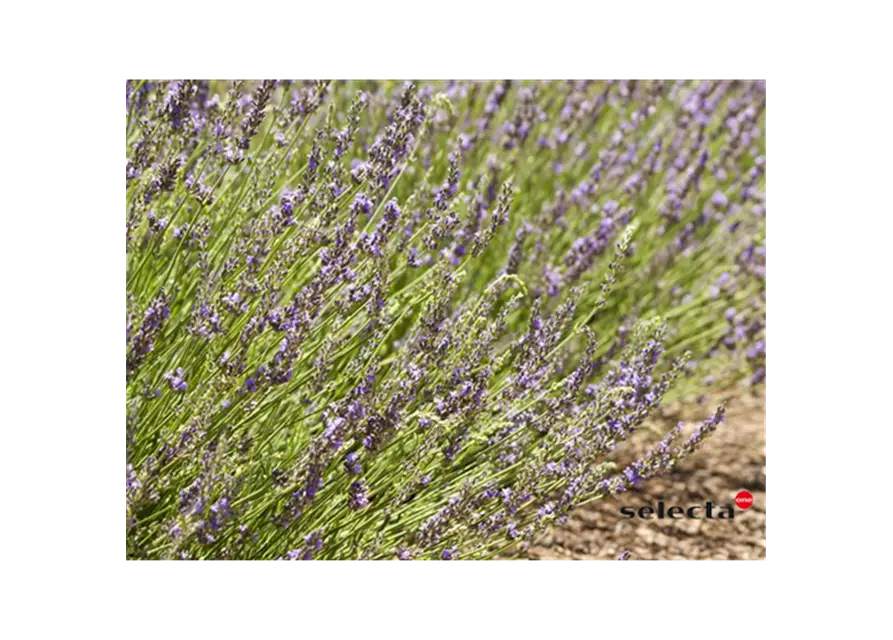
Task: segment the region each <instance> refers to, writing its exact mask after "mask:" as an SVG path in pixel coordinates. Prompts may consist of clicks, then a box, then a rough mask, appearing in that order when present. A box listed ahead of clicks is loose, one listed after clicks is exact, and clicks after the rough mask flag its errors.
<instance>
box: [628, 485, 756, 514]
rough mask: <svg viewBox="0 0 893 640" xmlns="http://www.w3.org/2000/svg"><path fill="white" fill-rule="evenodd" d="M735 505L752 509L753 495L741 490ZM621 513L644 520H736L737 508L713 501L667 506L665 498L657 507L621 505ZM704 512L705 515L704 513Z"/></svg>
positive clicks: (736, 497)
mask: <svg viewBox="0 0 893 640" xmlns="http://www.w3.org/2000/svg"><path fill="white" fill-rule="evenodd" d="M735 505H736V506H737V507H738V508H739V509H741V510H746V509H750V508H751V507H752V506H753V495H752V494H751V493H750V491H739V492H738V495H736V496H735ZM620 513H621V515H622V516H623V517H624V518H635V517H638V518H640V519H642V520H651V519H652V517H656V518H657V519H663V518H670V519H671V520H678V519H679V518H691V519H693V520H700V519H701V518H702V517H703V518H705V519H707V520H715V519H718V520H734V519H735V508H734V507H732V505H730V504H728V505H715V504H713V503H712V502H709V501H708V502H706V503H705V504H703V505H699V504H698V505H692V506H689V507H679V506H672V507H666V506H665V505H664V503H663V500H661V501H660V502H658V503H657V508H656V509H655V508H654V507H650V506H645V507H639V509H638V510H636V508H635V507H620ZM702 514H703V515H702Z"/></svg>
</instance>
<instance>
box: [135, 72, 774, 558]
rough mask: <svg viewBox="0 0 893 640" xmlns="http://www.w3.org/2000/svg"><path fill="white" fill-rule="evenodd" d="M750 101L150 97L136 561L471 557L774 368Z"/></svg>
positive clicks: (755, 112) (750, 85) (138, 352)
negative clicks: (768, 354) (639, 444)
mask: <svg viewBox="0 0 893 640" xmlns="http://www.w3.org/2000/svg"><path fill="white" fill-rule="evenodd" d="M765 100H766V97H765V86H764V84H762V83H759V82H641V81H639V82H634V81H631V82H431V83H417V84H413V83H402V82H321V81H261V82H233V83H223V82H217V81H210V82H209V81H174V82H156V81H129V82H128V83H127V168H126V174H127V177H126V181H127V224H126V244H127V349H126V379H127V491H126V494H127V553H128V557H130V558H146V559H154V558H159V559H160V558H178V559H179V558H182V559H212V558H226V559H239V558H241V559H277V558H279V559H290V560H292V559H293V560H305V559H347V558H360V559H389V558H399V559H443V560H452V559H466V558H488V557H492V556H493V555H495V554H497V553H500V552H505V551H509V550H510V549H511V548H512V547H513V546H514V545H524V544H527V543H529V542H530V541H532V540H533V539H535V538H536V537H537V536H538V535H539V534H540V533H541V532H543V531H544V530H545V529H547V528H548V527H551V526H553V525H555V524H560V523H561V522H563V521H564V520H565V519H566V518H567V516H568V513H569V512H570V511H571V510H572V509H574V508H575V507H578V506H579V505H581V504H583V503H585V502H586V501H589V500H594V499H602V498H606V497H610V496H612V495H615V494H617V493H620V492H623V491H624V490H626V489H627V488H628V487H629V486H631V485H634V484H638V483H640V482H644V481H645V480H647V479H648V478H649V477H651V476H653V475H655V474H659V473H662V472H664V471H666V470H667V469H670V468H672V467H673V466H674V465H675V464H676V463H677V462H678V461H679V460H680V459H682V458H684V457H685V456H687V455H689V454H691V453H692V452H693V451H694V450H695V449H696V448H697V447H698V446H699V444H700V443H701V442H702V441H703V439H704V438H705V437H707V436H708V435H709V434H710V433H711V432H712V431H713V430H714V429H715V428H716V427H717V425H718V424H719V422H720V421H721V420H722V408H720V409H718V410H717V411H716V412H715V414H714V415H713V416H712V417H711V418H710V419H709V420H707V421H706V422H705V423H704V424H702V425H701V426H700V427H699V428H697V429H696V430H695V431H694V432H693V433H690V434H684V433H683V430H682V428H681V427H677V428H675V429H673V430H671V431H670V432H669V433H667V434H666V436H665V437H664V438H663V439H662V440H660V441H659V442H657V443H656V444H655V445H654V446H653V449H652V450H651V451H650V453H648V454H647V455H646V456H645V457H644V458H642V459H641V460H638V461H636V462H634V463H632V464H630V465H628V466H625V467H623V468H621V467H618V466H617V465H616V463H615V462H614V460H615V452H616V451H617V449H618V447H620V445H621V444H622V443H623V442H624V441H625V440H627V439H628V438H629V437H630V436H631V435H632V434H633V433H634V432H635V431H636V430H637V428H638V427H639V426H640V425H642V424H643V422H644V421H646V420H647V419H648V418H649V416H650V415H652V413H653V412H654V411H655V409H656V408H657V407H658V406H659V405H660V403H661V402H662V401H665V400H666V399H668V398H671V397H680V396H681V395H683V394H685V395H688V394H700V393H703V392H704V391H705V389H706V388H707V387H709V386H711V385H712V386H714V387H725V386H728V385H729V384H732V383H733V382H735V381H737V380H740V379H744V380H748V381H749V383H750V384H761V383H762V381H763V379H764V377H765V341H764V326H765V248H764V247H765V243H764V238H765V193H764V185H765V175H764V166H765V159H764V153H765V136H764V128H765V125H764V109H765Z"/></svg>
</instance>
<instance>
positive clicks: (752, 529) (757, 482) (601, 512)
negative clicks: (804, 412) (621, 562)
mask: <svg viewBox="0 0 893 640" xmlns="http://www.w3.org/2000/svg"><path fill="white" fill-rule="evenodd" d="M704 415H706V412H705V410H704V409H702V408H699V407H686V408H685V409H684V410H682V409H679V408H675V409H674V408H671V410H670V411H669V412H667V414H666V417H667V419H668V420H673V421H678V420H680V419H685V420H686V422H687V423H688V421H689V420H697V419H700V418H701V417H703V416H704ZM765 423H766V421H765V402H764V398H762V397H758V396H749V395H746V396H743V397H738V398H735V399H733V400H731V401H730V402H729V403H728V405H727V412H726V421H725V422H724V423H723V424H722V425H721V426H720V428H719V429H718V430H717V431H716V433H714V434H713V436H712V437H711V438H710V439H709V440H708V441H707V442H706V443H705V444H704V446H703V447H702V448H701V449H700V450H699V451H698V452H697V453H696V454H695V455H694V456H692V457H690V458H689V459H687V460H685V461H684V462H683V463H682V464H680V465H679V466H678V467H677V468H676V469H675V470H674V471H673V472H672V473H671V474H667V475H665V476H662V477H658V478H654V479H652V480H650V481H648V482H646V483H644V484H643V486H642V488H641V489H637V490H632V491H630V492H628V493H626V494H625V495H623V496H620V497H618V498H615V499H613V500H609V501H595V502H593V503H590V504H587V505H584V506H583V507H581V508H580V509H578V510H577V511H575V512H573V513H572V514H571V517H570V519H569V521H568V523H567V524H566V525H565V526H564V527H563V528H561V529H556V530H554V531H552V532H550V533H549V534H547V535H546V536H545V537H544V538H543V539H542V540H540V541H539V542H538V544H537V545H536V546H532V547H531V548H530V549H528V550H527V551H526V552H525V553H523V554H522V555H521V557H526V558H528V559H531V560H615V559H616V558H617V555H618V554H619V553H621V552H622V551H626V550H628V551H630V552H631V553H632V557H631V558H630V559H631V560H758V559H765V558H766V430H765ZM690 426H691V425H688V424H687V427H688V428H690ZM654 438H655V436H654V435H651V439H652V440H653V439H654ZM646 445H647V443H646V442H643V441H636V442H635V443H634V446H633V447H632V448H633V449H634V450H636V451H638V452H641V451H643V450H644V449H645V448H646ZM622 462H626V460H622ZM742 489H746V490H748V491H750V492H751V493H752V494H753V496H754V504H753V506H752V507H751V508H750V509H748V510H741V509H738V508H735V517H734V518H733V519H731V520H718V519H715V520H707V519H704V509H703V506H704V504H705V502H707V501H708V500H709V501H710V502H712V503H713V504H714V505H730V504H731V505H734V499H735V495H736V494H737V493H738V491H740V490H742ZM661 500H663V502H664V505H665V507H664V508H665V510H666V509H668V508H669V507H670V506H674V505H679V506H682V507H689V506H692V505H701V507H702V509H701V510H700V515H701V518H702V519H699V520H690V519H687V518H682V519H679V520H671V519H669V518H667V517H664V519H660V520H658V519H651V520H640V519H639V518H638V517H636V518H626V517H623V516H622V515H621V514H620V507H622V506H631V507H634V508H635V510H636V511H638V509H639V507H642V506H649V505H650V506H653V507H654V508H655V509H657V503H658V502H659V501H661Z"/></svg>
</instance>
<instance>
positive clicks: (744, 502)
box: [735, 491, 753, 509]
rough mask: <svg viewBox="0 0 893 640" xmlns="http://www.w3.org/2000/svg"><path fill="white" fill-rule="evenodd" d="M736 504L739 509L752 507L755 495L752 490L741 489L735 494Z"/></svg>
mask: <svg viewBox="0 0 893 640" xmlns="http://www.w3.org/2000/svg"><path fill="white" fill-rule="evenodd" d="M735 504H736V505H738V508H739V509H750V508H751V507H752V506H753V495H751V493H750V491H739V492H738V495H737V496H735Z"/></svg>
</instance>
